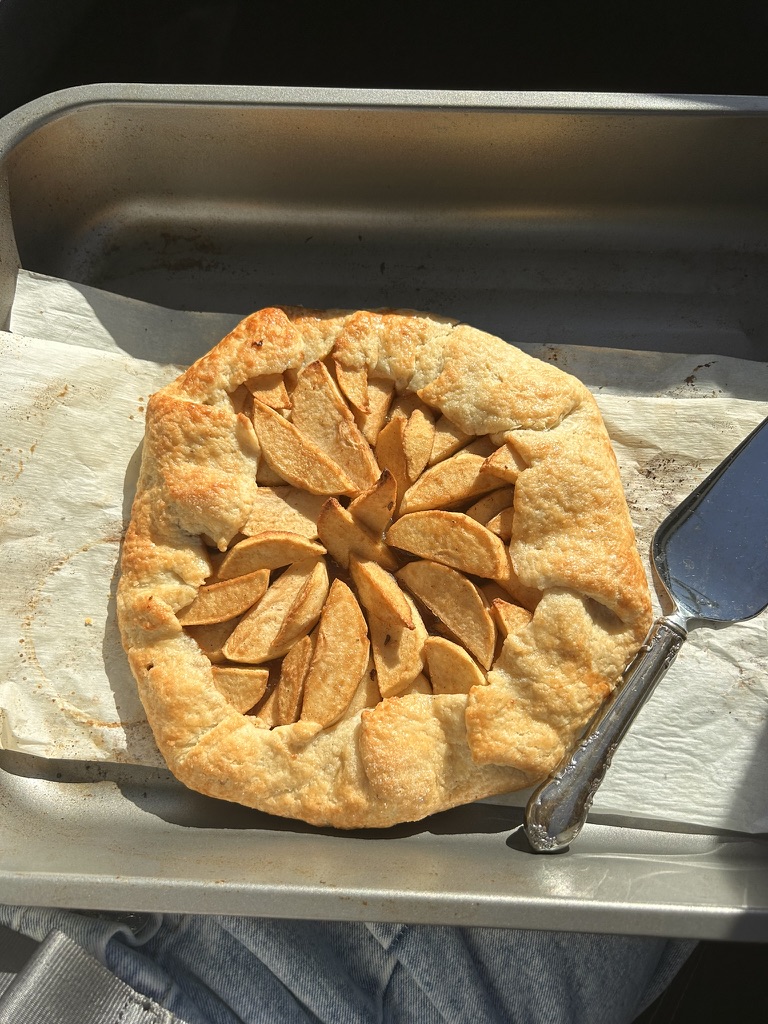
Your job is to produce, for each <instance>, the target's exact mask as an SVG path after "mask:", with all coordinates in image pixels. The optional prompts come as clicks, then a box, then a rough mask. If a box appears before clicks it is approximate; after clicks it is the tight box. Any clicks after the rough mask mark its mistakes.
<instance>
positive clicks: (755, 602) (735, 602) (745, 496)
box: [525, 419, 768, 853]
mask: <svg viewBox="0 0 768 1024" xmlns="http://www.w3.org/2000/svg"><path fill="white" fill-rule="evenodd" d="M652 559H653V565H654V568H655V570H656V573H657V575H658V578H659V581H660V583H661V585H662V587H663V588H664V590H665V591H666V594H667V597H668V598H669V601H670V602H671V605H672V611H671V612H670V614H669V615H665V616H663V617H662V618H659V619H657V620H656V622H655V623H654V624H653V626H652V628H651V631H650V633H649V634H648V636H647V638H646V640H645V643H644V644H643V646H642V648H641V649H640V651H639V653H638V655H637V657H636V658H635V659H634V661H633V662H632V664H631V665H630V666H629V668H628V669H627V671H626V672H625V673H624V676H623V679H622V681H621V682H620V683H619V685H618V686H617V687H616V689H615V690H614V692H613V694H612V695H611V697H610V698H609V699H608V701H606V703H605V704H604V705H603V707H602V708H601V710H600V711H599V712H598V714H597V715H596V717H595V718H594V719H593V721H592V722H591V723H590V725H589V726H588V728H587V731H586V733H585V735H584V736H583V737H582V739H581V741H580V743H579V745H578V746H577V747H576V749H575V750H574V751H573V752H572V753H571V754H569V755H568V756H567V757H566V759H565V760H564V761H563V762H562V763H561V764H560V765H559V766H558V768H557V769H556V770H555V771H554V772H553V774H552V775H551V776H550V777H549V778H548V779H547V780H546V781H545V782H544V783H542V785H541V786H539V788H538V789H537V790H536V791H535V792H534V794H533V795H532V796H531V798H530V800H529V801H528V806H527V808H526V822H525V832H526V835H527V837H528V841H529V843H530V844H531V846H532V847H533V849H534V850H535V851H536V852H538V853H552V852H557V851H558V850H563V849H565V848H566V847H568V845H569V844H570V843H571V842H572V841H573V840H574V839H575V838H576V836H577V835H578V834H579V832H580V831H581V828H582V826H583V824H584V822H585V820H586V817H587V813H588V811H589V808H590V806H591V804H592V800H593V797H594V795H595V793H596V792H597V789H598V788H599V786H600V783H601V782H602V781H603V777H604V776H605V773H606V771H607V769H608V767H609V765H610V763H611V758H612V756H613V753H614V751H615V749H616V747H617V746H618V745H619V743H620V742H621V740H622V739H623V737H624V734H625V733H626V731H627V729H628V728H629V726H630V725H631V723H632V721H633V720H634V718H635V716H636V715H637V713H638V711H639V710H640V708H641V707H642V706H643V704H644V703H645V701H646V700H647V699H648V697H649V696H650V695H651V693H652V692H653V689H654V687H655V686H656V684H657V683H658V681H659V680H660V679H661V678H662V676H663V675H664V673H665V672H666V671H667V669H668V668H669V666H670V665H671V664H672V662H673V661H674V659H675V657H676V656H677V653H678V651H679V650H680V648H681V647H682V645H683V643H684V641H685V639H686V637H687V636H688V631H689V630H690V629H692V628H693V627H695V626H698V625H709V626H715V625H728V624H731V623H734V622H741V621H743V620H744V619H749V618H752V617H753V616H754V615H757V614H758V613H759V612H761V611H762V610H763V609H764V608H765V607H766V606H768V419H766V420H764V421H763V422H762V423H761V424H760V426H758V427H757V428H756V429H755V430H753V431H752V433H751V434H750V435H749V436H748V437H747V438H745V440H744V441H742V443H741V444H740V445H739V446H738V447H737V448H736V449H734V451H733V452H731V454H730V455H729V456H728V457H727V458H726V459H725V460H724V461H723V462H721V463H720V465H719V466H718V467H717V469H715V470H714V472H712V473H711V474H710V475H709V476H708V477H707V478H706V480H704V482H703V483H702V484H700V485H699V486H698V487H697V488H696V490H695V491H693V492H692V493H691V494H690V495H689V496H688V497H687V498H686V499H685V501H683V502H682V504H680V505H679V506H678V507H677V508H676V509H675V510H674V511H673V512H672V513H671V514H670V515H669V516H667V518H666V519H665V520H664V522H663V523H662V524H661V526H660V527H659V528H658V530H657V531H656V535H655V536H654V539H653V545H652Z"/></svg>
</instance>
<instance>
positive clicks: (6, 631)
mask: <svg viewBox="0 0 768 1024" xmlns="http://www.w3.org/2000/svg"><path fill="white" fill-rule="evenodd" d="M248 312H250V310H243V311H241V312H240V313H233V314H232V315H222V314H208V313H184V312H177V311H173V310H166V309H162V308H160V307H157V306H152V305H149V304H146V303H142V302H138V301H135V300H132V299H126V298H123V297H120V296H116V295H111V294H108V293H105V292H102V291H99V290H97V289H93V288H89V287H86V286H83V285H75V284H71V283H68V282H65V281H59V280H55V279H52V278H46V277H43V276H41V275H35V274H30V273H28V272H24V271H22V272H20V274H19V278H18V282H17V290H16V297H15V302H14V307H13V312H12V318H11V324H10V332H5V333H3V332H0V365H1V366H2V378H1V383H0V388H1V389H2V405H1V406H0V430H1V433H0V580H2V584H3V585H2V587H1V588H0V638H1V640H2V643H1V644H0V745H2V746H3V747H4V748H6V749H10V750H17V751H23V752H26V753H32V754H37V755H40V756H45V757H59V758H75V759H89V760H111V761H126V762H132V763H138V764H144V765H161V764H162V759H161V758H160V756H159V754H158V752H157V750H156V748H155V745H154V742H153V740H152V736H151V733H150V730H149V727H148V725H147V723H146V720H145V717H144V714H143V709H142V707H141V705H140V702H139V700H138V697H137V695H136V690H135V685H134V683H133V679H132V677H131V675H130V672H129V670H128V667H127V665H126V663H125V659H124V656H123V653H122V648H121V646H120V640H119V636H118V632H117V626H116V622H115V612H114V588H115V582H116V566H117V561H118V558H119V546H120V539H121V535H122V530H123V527H124V524H125V522H126V520H127V516H128V515H129V512H130V503H131V499H132V493H133V487H134V486H135V480H136V474H137V471H138V460H139V451H140V445H141V440H142V437H143V430H144V424H143V414H144V406H145V403H146V400H147V398H148V396H149V395H150V394H151V393H152V392H153V391H155V390H157V389H158V388H159V387H162V386H163V385H164V384H166V383H167V382H168V381H170V380H172V379H173V378H174V377H175V376H176V375H177V374H178V373H179V371H180V369H181V368H182V367H183V366H185V365H187V364H188V363H189V362H191V361H192V360H193V359H195V358H197V357H198V356H199V355H202V354H203V353H204V352H206V351H207V350H208V349H209V348H210V347H211V346H212V345H213V344H215V343H216V342H217V341H218V340H219V339H220V338H221V337H222V336H223V335H224V334H225V333H226V332H227V331H228V330H229V329H231V327H232V326H233V325H234V324H235V323H236V322H237V321H238V320H239V319H240V318H241V316H243V315H245V314H247V313H248ZM510 340H514V341H515V343H517V344H520V347H521V348H524V349H526V350H527V351H529V352H531V353H532V354H533V355H537V356H539V357H540V358H543V359H546V360H548V361H551V362H554V363H556V364H557V365H559V366H560V367H561V368H562V369H565V370H568V371H569V372H571V373H574V374H576V375H577V376H578V377H580V378H581V379H582V380H583V381H584V382H585V383H586V384H587V385H588V386H589V387H590V388H591V389H592V390H593V392H594V393H595V395H596V397H597V399H598V402H599V404H600V407H601V409H602V412H603V416H604V418H605V422H606V425H607V427H608V431H609V433H610V435H611V438H612V441H613V443H614V447H615V450H616V454H617V457H618V459H619V464H620V467H621V473H622V478H623V481H624V486H625V489H626V493H627V499H628V503H629V507H630V512H631V514H632V518H633V521H634V524H635V527H636V530H637V534H638V543H639V546H640V550H641V553H642V554H643V555H644V556H646V568H647V569H648V568H649V567H648V563H647V552H648V550H649V545H650V541H651V537H652V535H653V532H654V531H655V529H656V527H657V526H658V524H659V523H660V522H661V520H662V519H663V518H664V516H665V515H666V514H667V512H669V511H670V510H671V509H672V508H674V507H675V505H676V504H677V503H678V502H679V501H680V500H681V499H682V498H683V497H684V496H685V495H686V494H687V493H688V492H689V491H690V490H691V489H692V488H693V487H694V486H695V485H696V484H697V483H698V482H699V481H700V480H701V479H703V477H704V476H706V474H707V473H708V472H709V471H710V470H711V469H713V468H714V466H716V465H717V463H718V462H719V461H720V460H721V459H722V458H723V457H724V456H725V455H727V454H728V452H729V451H730V450H731V449H732V448H733V447H734V446H735V445H736V444H737V443H738V442H739V441H740V440H741V439H742V438H743V437H744V436H745V435H746V434H747V433H748V432H749V431H750V430H751V429H752V428H753V427H754V426H756V425H757V424H758V423H759V422H760V421H761V420H762V419H763V418H764V417H765V416H766V415H768V400H766V399H768V364H765V363H755V362H746V361H742V360H737V359H730V358H727V357H723V356H712V355H706V354H703V355H698V356H690V355H670V354H665V353H646V352H637V351H632V352H627V351H623V350H610V349H602V348H599V349H598V348H584V347H582V346H559V347H558V346H526V345H525V344H521V343H520V341H519V340H518V339H510ZM649 571H650V570H649ZM658 610H659V609H658V602H657V612H658ZM767 755H768V616H766V615H765V614H763V615H761V616H759V617H757V618H756V619H753V620H751V621H749V622H746V623H740V624H738V625H735V626H731V627H728V628H727V629H720V630H711V629H697V630H695V631H692V633H691V635H690V639H689V640H688V641H687V643H686V644H685V646H684V647H683V650H682V652H681V654H680V655H679V657H678V659H677V661H676V663H675V664H674V665H673V667H672V669H671V671H670V672H669V673H668V675H667V676H666V678H665V680H664V681H663V682H662V683H661V684H660V686H659V688H658V689H657V691H656V693H655V694H654V696H653V698H652V699H651V700H650V701H649V703H648V704H647V705H646V707H645V708H644V709H643V711H642V712H641V714H640V716H639V717H638V719H637V721H636V722H635V724H634V725H633V727H632V729H631V731H630V733H629V735H628V736H627V738H626V739H625V740H624V742H623V744H622V746H621V747H620V749H619V751H618V753H617V754H616V756H615V758H614V762H613V766H612V768H611V770H610V771H609V773H608V775H607V777H606V780H605V782H604V783H603V786H602V788H601V789H600V791H599V793H598V796H597V799H596V801H595V805H594V810H595V812H597V813H602V814H607V815H611V816H619V817H620V818H622V819H626V820H628V821H631V822H634V823H643V822H647V821H665V822H671V823H675V824H676V825H678V826H680V827H708V828H716V829H734V830H740V831H745V832H764V831H766V830H768V756H767ZM524 798H525V794H522V795H517V796H514V795H513V796H512V797H510V798H509V800H510V802H515V803H520V802H522V801H523V800H524ZM496 802H498V800H496Z"/></svg>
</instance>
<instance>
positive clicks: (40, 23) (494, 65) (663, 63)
mask: <svg viewBox="0 0 768 1024" xmlns="http://www.w3.org/2000/svg"><path fill="white" fill-rule="evenodd" d="M767 44H768V3H766V2H758V0H746V2H743V3H738V2H734V3H731V4H729V5H725V4H722V3H720V4H715V5H710V7H708V6H706V5H704V4H702V3H699V4H691V3H686V2H680V0H677V2H676V0H669V2H667V3H658V2H655V0H652V2H650V3H645V4H638V3H632V4H627V3H622V2H621V0H614V3H602V2H601V3H589V2H586V3H585V2H579V0H572V2H571V3H568V4H565V3H563V4H560V3H551V2H546V0H539V2H538V3H535V2H525V3H522V2H519V0H508V2H505V3H500V2H497V3H489V2H487V0H468V2H467V0H465V2H464V3H463V4H449V3H448V2H442V3H437V2H433V0H422V2H419V0H412V2H410V3H404V2H401V0H391V2H389V3H375V4H374V3H370V2H369V3H365V0H358V2H354V3H353V2H348V0H346V2H337V3H333V2H328V0H326V2H322V0H317V2H313V3H310V2H307V0H299V2H296V0H132V2H120V3H118V2H115V0H100V2H94V0H0V113H5V112H7V111H8V110H10V109H13V108H14V107H17V106H20V105H21V104H22V103H25V102H27V101H28V100H30V99H33V98H35V97H36V96H40V95H43V94H44V93H46V92H52V91H54V90H56V89H61V88H64V87H66V86H70V85H82V84H86V83H93V82H155V83H187V84H188V83H216V84H245V85H316V86H347V87H350V86H351V87H354V86H359V87H363V86H370V87H379V88H382V87H383V88H392V87H400V88H451V89H500V90H577V91H614V92H616V91H619V92H627V91H628V92H660V93H731V94H741V95H749V94H753V95H765V94H766V93H768V45H767Z"/></svg>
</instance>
